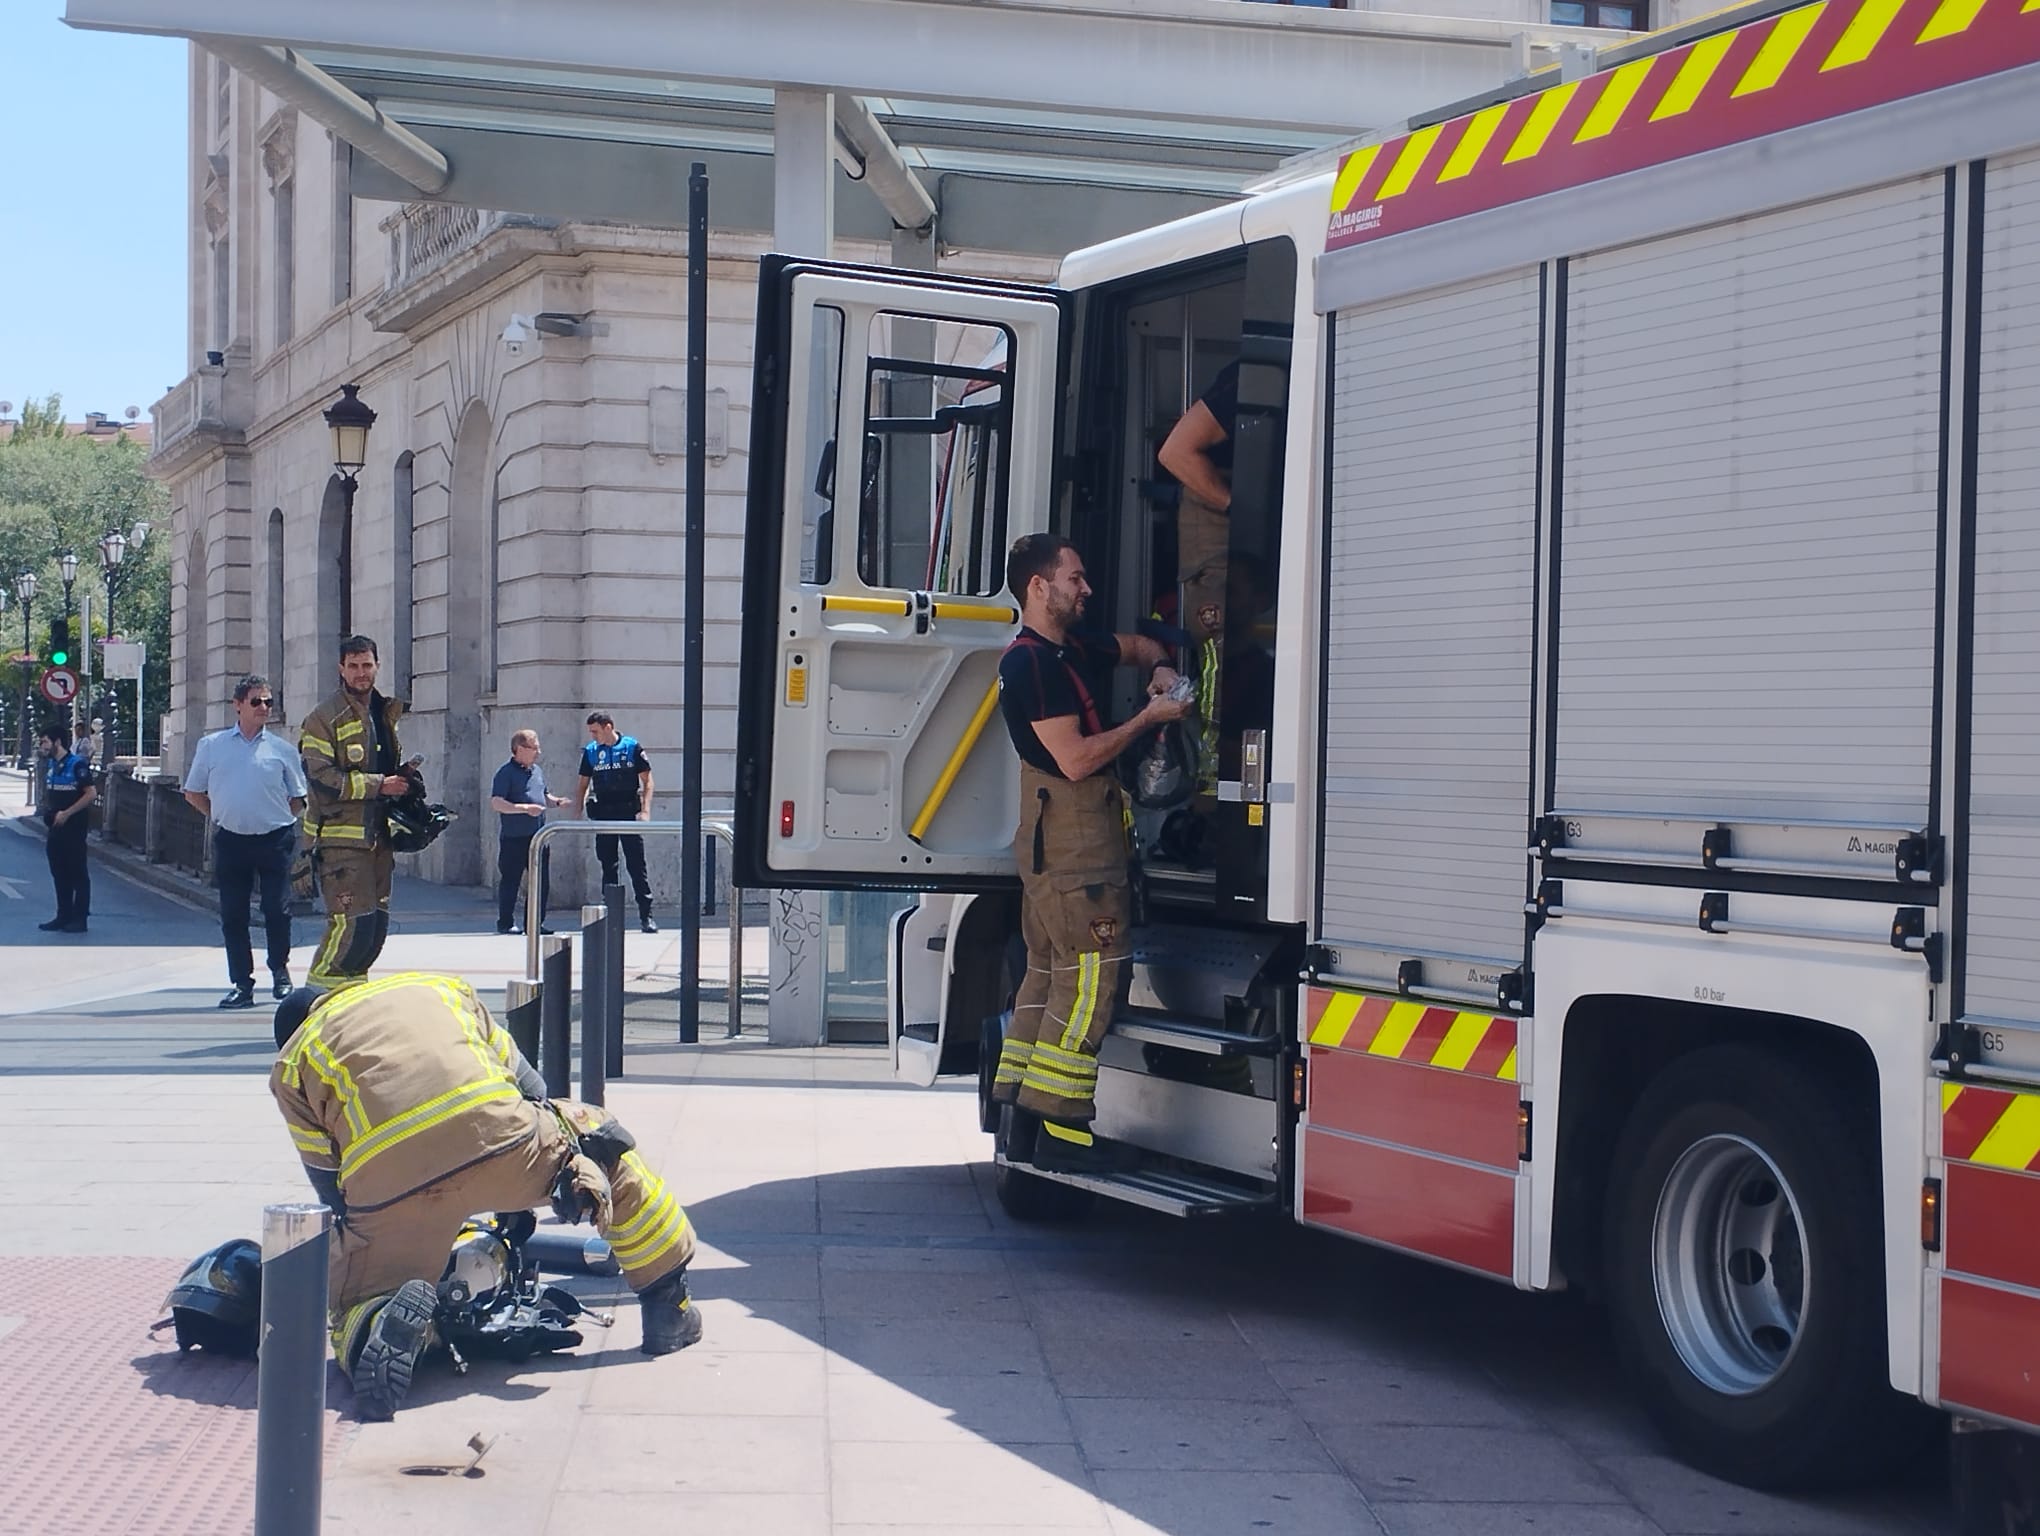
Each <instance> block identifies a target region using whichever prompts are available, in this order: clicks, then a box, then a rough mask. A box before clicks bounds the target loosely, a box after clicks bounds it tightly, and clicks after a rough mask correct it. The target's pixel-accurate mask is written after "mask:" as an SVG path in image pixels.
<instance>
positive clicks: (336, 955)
mask: <svg viewBox="0 0 2040 1536" xmlns="http://www.w3.org/2000/svg"><path fill="white" fill-rule="evenodd" d="M316 857H317V859H318V865H319V895H320V898H321V899H322V900H323V901H324V902H325V906H326V931H325V933H324V934H323V935H321V936H320V939H319V947H318V949H317V950H316V951H315V952H314V954H313V956H312V969H311V973H310V974H309V975H308V976H306V978H305V980H306V981H307V982H309V983H310V984H311V985H312V986H315V987H324V988H325V989H327V990H328V991H331V990H333V989H335V988H338V987H345V986H350V985H352V984H353V983H355V982H357V981H360V980H361V979H362V978H363V977H365V976H367V975H368V972H369V968H370V967H371V966H373V965H374V964H375V962H376V957H377V956H379V955H380V954H382V947H383V942H384V940H386V939H387V938H388V937H389V935H390V877H391V876H392V875H393V874H394V873H395V872H396V862H397V861H396V855H395V854H393V853H392V852H391V851H390V849H389V845H388V844H387V843H374V844H372V845H370V846H368V847H362V848H349V847H344V846H339V845H336V844H333V843H325V844H322V845H321V846H320V847H319V849H318V852H317V855H316Z"/></svg>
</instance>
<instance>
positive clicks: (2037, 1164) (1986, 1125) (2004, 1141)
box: [1941, 1083, 2040, 1173]
mask: <svg viewBox="0 0 2040 1536" xmlns="http://www.w3.org/2000/svg"><path fill="white" fill-rule="evenodd" d="M1941 1155H1942V1156H1943V1157H1945V1158H1947V1159H1948V1160H1949V1161H1950V1162H1961V1163H1980V1164H1982V1165H1983V1166H1984V1167H1986V1168H2012V1169H2016V1170H2019V1171H2021V1172H2028V1173H2040V1093H2015V1092H2013V1091H2011V1090H2009V1089H2004V1088H1979V1087H1978V1086H1976V1084H1974V1083H1943V1084H1941Z"/></svg>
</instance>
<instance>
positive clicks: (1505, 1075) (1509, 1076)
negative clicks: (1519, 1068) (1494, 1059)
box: [1495, 1045, 1516, 1083]
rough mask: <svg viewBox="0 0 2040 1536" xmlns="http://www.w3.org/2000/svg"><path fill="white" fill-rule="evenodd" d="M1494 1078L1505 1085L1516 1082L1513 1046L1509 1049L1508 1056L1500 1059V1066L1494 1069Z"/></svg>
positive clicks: (1514, 1050)
mask: <svg viewBox="0 0 2040 1536" xmlns="http://www.w3.org/2000/svg"><path fill="white" fill-rule="evenodd" d="M1495 1076H1496V1077H1498V1078H1500V1079H1501V1080H1502V1081H1503V1082H1505V1083H1513V1082H1514V1081H1515V1080H1516V1047H1514V1046H1513V1045H1512V1046H1510V1047H1509V1054H1508V1055H1507V1056H1505V1057H1503V1058H1502V1064H1501V1066H1500V1067H1499V1068H1497V1069H1496V1071H1495Z"/></svg>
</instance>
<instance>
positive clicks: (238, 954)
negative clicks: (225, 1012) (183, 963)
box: [184, 675, 305, 1008]
mask: <svg viewBox="0 0 2040 1536" xmlns="http://www.w3.org/2000/svg"><path fill="white" fill-rule="evenodd" d="M275 702H276V698H275V694H274V692H273V691H272V690H271V689H270V686H269V679H267V678H265V677H262V676H259V675H250V676H248V677H244V678H242V679H241V681H240V682H239V683H237V684H236V685H235V687H234V718H235V723H234V724H233V725H230V726H228V727H227V728H226V729H225V730H223V731H214V732H213V733H212V734H211V735H209V736H203V737H201V738H200V739H199V743H198V750H197V751H196V752H195V753H193V754H192V759H191V771H190V772H189V773H187V774H186V775H185V776H184V798H185V799H186V800H188V801H190V802H191V804H192V805H193V806H194V807H196V808H197V809H198V810H199V811H200V812H202V813H203V814H204V815H206V816H209V817H210V818H212V821H213V823H214V831H213V865H214V867H215V869H216V870H217V871H218V873H219V884H220V932H221V933H222V934H223V935H224V936H225V938H226V941H227V973H228V976H229V978H230V979H231V980H232V982H233V986H232V987H231V988H230V989H229V990H228V992H227V995H226V996H225V997H223V998H221V999H220V1003H219V1005H220V1007H222V1008H253V1007H254V1006H255V953H254V950H253V948H252V947H251V946H250V944H249V940H248V897H249V893H250V892H251V891H252V890H253V889H254V887H255V884H256V882H257V881H260V882H261V886H262V924H263V927H264V929H265V930H266V933H267V937H268V940H269V980H270V985H271V988H272V990H273V992H274V994H275V995H276V996H277V997H288V996H290V991H291V985H290V866H291V861H292V859H293V858H294V857H295V856H296V853H297V831H298V829H297V819H298V817H299V815H300V814H302V812H303V811H304V808H305V772H304V764H303V761H302V759H300V757H299V756H298V751H297V747H296V746H295V745H294V744H293V743H291V742H287V741H285V740H284V739H283V738H282V737H281V736H274V735H271V734H270V732H269V731H268V730H267V729H266V727H267V725H268V721H269V713H270V710H271V709H272V708H273V707H274V705H275Z"/></svg>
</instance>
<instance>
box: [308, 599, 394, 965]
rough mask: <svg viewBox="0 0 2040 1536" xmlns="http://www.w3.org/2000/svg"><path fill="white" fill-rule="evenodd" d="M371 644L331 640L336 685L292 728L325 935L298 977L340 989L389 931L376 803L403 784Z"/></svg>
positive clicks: (384, 831)
mask: <svg viewBox="0 0 2040 1536" xmlns="http://www.w3.org/2000/svg"><path fill="white" fill-rule="evenodd" d="M378 666H379V661H378V658H377V656H376V649H375V642H374V641H373V640H371V639H369V638H368V636H366V635H349V636H348V637H347V638H346V639H345V640H342V641H341V642H340V691H339V692H337V693H335V694H334V695H333V696H332V697H331V698H329V699H327V700H326V702H325V703H323V704H321V705H320V706H319V707H318V708H317V709H315V710H313V711H312V712H311V713H310V714H309V715H306V716H305V719H304V724H303V725H302V726H301V727H300V728H299V732H298V750H299V752H300V753H302V754H303V757H304V769H305V778H306V780H307V781H308V783H309V785H310V788H311V792H312V793H311V809H310V814H309V815H307V816H306V818H305V844H306V849H307V851H308V852H309V853H310V855H311V858H312V862H313V864H314V866H315V867H316V869H317V874H318V881H319V894H320V897H321V898H322V899H323V900H324V902H325V906H326V934H325V937H324V938H323V939H322V940H321V941H320V943H319V949H318V953H317V954H316V955H314V956H313V958H312V969H311V974H310V975H309V976H308V977H307V978H306V979H307V980H308V981H309V982H310V983H311V984H312V985H313V986H315V987H327V988H331V987H342V986H346V985H348V984H349V983H351V982H357V981H360V980H361V979H362V978H363V977H365V976H367V975H368V970H369V967H370V966H372V965H374V964H375V960H376V956H378V955H380V954H381V953H382V947H383V941H384V940H385V939H387V938H388V937H389V932H390V876H391V875H392V874H393V873H394V872H395V869H396V856H395V854H394V853H393V852H392V851H391V848H390V840H389V824H388V820H387V818H386V817H385V815H384V813H383V806H382V801H383V800H384V799H385V798H397V797H400V796H402V795H404V794H406V793H408V792H409V790H410V788H411V780H410V779H409V778H407V777H406V776H405V775H404V774H402V773H400V772H399V771H398V768H399V766H400V765H401V763H402V762H403V747H402V745H401V744H400V743H399V742H398V740H397V721H398V719H399V718H400V717H401V716H402V714H403V713H404V706H403V705H402V704H401V703H399V702H398V701H397V700H395V699H391V698H385V697H384V696H383V695H382V694H380V693H378V692H377V691H376V686H375V678H376V671H377V668H378Z"/></svg>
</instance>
